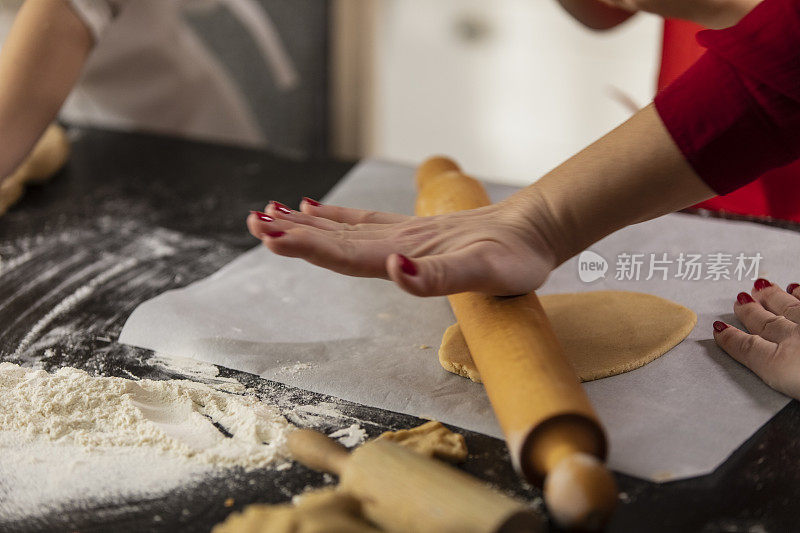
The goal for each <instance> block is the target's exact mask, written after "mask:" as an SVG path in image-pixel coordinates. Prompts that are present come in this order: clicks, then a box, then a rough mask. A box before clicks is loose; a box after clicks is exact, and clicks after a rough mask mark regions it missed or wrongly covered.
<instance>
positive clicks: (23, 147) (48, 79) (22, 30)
mask: <svg viewBox="0 0 800 533" xmlns="http://www.w3.org/2000/svg"><path fill="white" fill-rule="evenodd" d="M92 45H93V42H92V37H91V34H90V32H89V30H88V28H87V27H86V25H85V24H84V23H83V22H82V21H81V20H80V18H78V16H77V15H76V14H75V13H74V12H73V10H72V8H71V7H70V6H69V5H68V4H67V2H65V1H64V0H36V1H35V2H34V1H29V2H25V3H24V4H23V5H22V8H21V9H20V11H19V14H18V15H17V18H16V20H15V21H14V25H13V27H12V29H11V32H10V33H9V35H8V38H7V39H6V41H5V43H4V44H3V49H2V53H0V139H2V143H0V180H2V179H3V178H4V177H6V176H8V175H9V174H11V173H12V172H13V171H14V169H15V168H16V167H17V166H18V165H19V164H20V163H21V162H22V160H23V159H24V158H25V156H26V155H27V154H28V152H29V151H30V150H31V148H33V146H34V144H35V143H36V141H37V140H38V139H39V137H40V136H41V134H42V132H43V131H44V130H45V128H46V127H47V125H48V124H49V123H50V122H52V121H53V119H54V118H55V116H56V115H57V114H58V110H59V109H60V108H61V105H62V104H63V102H64V100H65V99H66V98H67V96H68V95H69V93H70V91H71V90H72V87H73V86H74V84H75V82H76V81H77V79H78V77H79V76H80V73H81V69H82V68H83V65H84V63H85V61H86V58H87V57H88V55H89V53H90V51H91V49H92Z"/></svg>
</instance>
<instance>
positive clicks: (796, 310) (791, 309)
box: [781, 301, 800, 317]
mask: <svg viewBox="0 0 800 533" xmlns="http://www.w3.org/2000/svg"><path fill="white" fill-rule="evenodd" d="M781 314H782V315H784V316H787V317H788V315H792V316H800V301H797V302H794V303H790V304H787V305H785V306H783V310H782V311H781Z"/></svg>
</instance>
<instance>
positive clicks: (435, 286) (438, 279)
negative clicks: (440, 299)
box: [427, 261, 448, 293]
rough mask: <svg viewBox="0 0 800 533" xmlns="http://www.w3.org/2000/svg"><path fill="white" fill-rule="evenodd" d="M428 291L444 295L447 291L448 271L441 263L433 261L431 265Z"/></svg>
mask: <svg viewBox="0 0 800 533" xmlns="http://www.w3.org/2000/svg"><path fill="white" fill-rule="evenodd" d="M429 266H430V268H429V274H428V283H427V285H428V289H429V290H430V291H432V292H435V293H443V292H445V291H446V289H447V279H448V278H447V269H446V268H445V267H444V265H443V264H442V262H441V261H431V262H430V264H429Z"/></svg>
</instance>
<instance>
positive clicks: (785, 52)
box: [655, 0, 800, 221]
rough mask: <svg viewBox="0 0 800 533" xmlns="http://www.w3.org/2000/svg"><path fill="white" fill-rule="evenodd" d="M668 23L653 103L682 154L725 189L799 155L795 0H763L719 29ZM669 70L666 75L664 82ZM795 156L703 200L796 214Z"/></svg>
mask: <svg viewBox="0 0 800 533" xmlns="http://www.w3.org/2000/svg"><path fill="white" fill-rule="evenodd" d="M698 28H699V27H698V26H696V25H691V24H688V23H682V22H678V21H667V23H666V24H665V35H664V53H663V57H662V71H661V76H660V78H659V87H660V88H662V90H660V91H659V93H658V94H657V96H656V98H655V105H656V109H657V110H658V112H659V115H660V116H661V118H662V120H663V122H664V124H665V126H666V127H667V129H668V130H669V132H670V134H671V135H672V137H673V139H674V140H675V142H676V143H677V144H678V146H679V147H680V149H681V151H682V152H683V154H684V155H685V157H686V159H687V160H688V161H689V163H690V164H691V165H692V167H693V168H694V169H695V171H696V172H697V173H698V175H700V177H701V178H703V179H704V180H705V181H706V182H707V183H708V184H709V185H710V186H711V188H713V189H714V190H715V191H717V192H718V193H720V194H726V193H730V192H731V191H734V190H735V189H738V188H739V187H742V186H743V185H745V184H747V183H748V182H751V181H752V180H754V179H756V178H757V177H758V176H759V175H761V174H763V173H764V172H766V171H767V170H769V169H773V168H776V167H781V166H783V165H786V164H787V163H789V162H791V161H794V160H796V159H798V157H800V0H765V1H764V2H763V3H762V4H760V5H759V6H757V7H756V8H755V9H753V11H752V12H751V13H750V14H748V15H747V16H746V17H745V18H744V19H742V21H741V22H739V24H737V25H736V26H734V27H732V28H728V29H725V30H716V31H711V30H706V31H702V32H700V33H699V34H698V35H697V40H698V42H699V43H700V45H702V46H703V47H705V48H706V49H707V51H706V52H705V54H703V55H702V57H700V59H699V60H698V61H697V62H696V63H695V64H694V65H692V66H691V67H690V68H689V69H688V70H687V71H686V72H685V73H684V74H682V75H680V76H678V73H679V72H681V70H682V69H683V68H684V65H685V64H687V63H689V62H691V61H693V60H694V59H695V58H696V57H697V55H699V53H702V48H700V47H696V46H695V47H692V46H691V45H689V44H688V43H692V40H691V39H690V37H689V36H690V35H691V34H692V33H694V32H695V31H696V30H697V29H698ZM676 76H678V77H677V79H675V80H674V81H673V82H672V83H671V84H669V85H668V86H666V87H664V86H665V85H667V84H668V83H669V82H671V81H672V79H673V78H675V77H676ZM798 199H800V163H798V164H795V165H791V166H790V167H785V168H781V169H779V170H776V171H773V172H769V173H768V174H766V175H764V176H763V177H762V178H761V179H759V180H758V181H757V182H755V183H752V184H751V185H747V186H745V187H744V188H742V189H740V190H739V191H736V192H734V193H732V194H727V195H726V196H721V197H718V198H715V199H713V200H710V201H709V202H704V204H701V206H702V207H709V208H712V209H715V208H716V209H723V210H727V211H733V212H738V213H744V214H751V215H766V216H773V217H777V218H788V219H792V220H798V221H800V201H797V200H798Z"/></svg>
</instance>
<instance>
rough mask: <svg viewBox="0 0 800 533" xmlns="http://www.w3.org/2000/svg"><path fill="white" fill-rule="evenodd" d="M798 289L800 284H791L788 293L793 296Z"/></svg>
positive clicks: (787, 288)
mask: <svg viewBox="0 0 800 533" xmlns="http://www.w3.org/2000/svg"><path fill="white" fill-rule="evenodd" d="M797 287H800V283H790V284H789V286H788V287H786V292H788V293H789V294H792V293H793V292H794V290H795V289H796V288H797Z"/></svg>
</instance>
